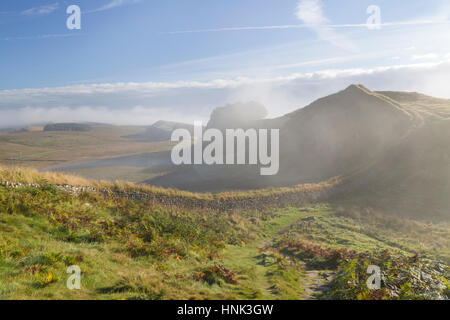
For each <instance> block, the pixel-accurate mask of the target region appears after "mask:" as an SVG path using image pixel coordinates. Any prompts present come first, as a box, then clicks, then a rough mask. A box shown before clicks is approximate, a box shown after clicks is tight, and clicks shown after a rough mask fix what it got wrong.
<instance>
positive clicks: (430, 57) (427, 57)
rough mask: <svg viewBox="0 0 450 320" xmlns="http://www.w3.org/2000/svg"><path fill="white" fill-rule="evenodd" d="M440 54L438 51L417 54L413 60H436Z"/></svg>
mask: <svg viewBox="0 0 450 320" xmlns="http://www.w3.org/2000/svg"><path fill="white" fill-rule="evenodd" d="M438 58H439V56H438V55H437V54H436V53H426V54H415V55H413V56H412V57H411V60H413V61H423V60H436V59H438Z"/></svg>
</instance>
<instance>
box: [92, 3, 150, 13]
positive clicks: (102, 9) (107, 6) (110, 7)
mask: <svg viewBox="0 0 450 320" xmlns="http://www.w3.org/2000/svg"><path fill="white" fill-rule="evenodd" d="M141 1H142V0H112V1H111V2H109V3H107V4H105V5H103V6H101V7H100V8H97V9H94V10H91V11H87V12H86V13H94V12H100V11H106V10H110V9H114V8H117V7H121V6H124V5H130V4H136V3H139V2H141Z"/></svg>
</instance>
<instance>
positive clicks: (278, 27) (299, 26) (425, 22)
mask: <svg viewBox="0 0 450 320" xmlns="http://www.w3.org/2000/svg"><path fill="white" fill-rule="evenodd" d="M441 24H450V20H411V21H397V22H385V23H381V24H380V26H381V28H385V27H401V26H420V25H441ZM322 27H324V28H330V29H350V28H367V24H366V23H353V24H324V25H322ZM307 28H311V27H310V26H308V25H306V24H286V25H274V26H242V27H224V28H212V29H195V30H179V31H167V32H164V34H183V33H202V32H225V31H258V30H283V29H307Z"/></svg>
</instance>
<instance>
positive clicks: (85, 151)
mask: <svg viewBox="0 0 450 320" xmlns="http://www.w3.org/2000/svg"><path fill="white" fill-rule="evenodd" d="M144 130H145V128H144V127H124V126H93V127H92V129H91V131H89V132H74V131H72V132H62V131H54V132H46V131H33V132H22V133H14V134H0V164H3V165H17V166H27V167H33V168H47V167H53V166H57V165H67V164H70V163H77V162H82V161H92V160H98V159H104V158H110V157H118V156H125V155H132V154H141V153H150V152H157V151H165V150H169V149H170V145H169V144H168V143H167V142H145V141H133V140H129V139H127V138H124V136H126V135H131V134H138V133H142V132H143V131H144Z"/></svg>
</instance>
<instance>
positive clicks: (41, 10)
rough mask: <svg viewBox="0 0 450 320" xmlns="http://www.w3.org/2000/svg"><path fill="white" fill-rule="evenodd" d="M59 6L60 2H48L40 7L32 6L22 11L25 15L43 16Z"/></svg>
mask: <svg viewBox="0 0 450 320" xmlns="http://www.w3.org/2000/svg"><path fill="white" fill-rule="evenodd" d="M58 8H59V3H58V2H55V3H53V4H47V5H43V6H40V7H35V8H30V9H27V10H24V11H22V12H21V14H22V15H25V16H42V15H46V14H50V13H52V12H53V11H55V10H57V9H58Z"/></svg>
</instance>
